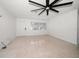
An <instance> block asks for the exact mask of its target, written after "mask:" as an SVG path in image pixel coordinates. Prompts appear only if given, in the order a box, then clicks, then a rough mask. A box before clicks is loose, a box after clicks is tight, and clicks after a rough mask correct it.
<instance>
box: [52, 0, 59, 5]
mask: <svg viewBox="0 0 79 59" xmlns="http://www.w3.org/2000/svg"><path fill="white" fill-rule="evenodd" d="M58 1H59V0H54V1H53V2H52V3H51V4H50V6H52V5H54V4H55V3H57V2H58Z"/></svg>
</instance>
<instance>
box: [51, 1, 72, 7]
mask: <svg viewBox="0 0 79 59" xmlns="http://www.w3.org/2000/svg"><path fill="white" fill-rule="evenodd" d="M72 3H73V1H72V2H68V3H62V4H58V5H53V6H52V7H59V6H65V5H70V4H72Z"/></svg>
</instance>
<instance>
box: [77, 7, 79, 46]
mask: <svg viewBox="0 0 79 59" xmlns="http://www.w3.org/2000/svg"><path fill="white" fill-rule="evenodd" d="M77 18H78V20H77V42H78V45H79V8H78V16H77Z"/></svg>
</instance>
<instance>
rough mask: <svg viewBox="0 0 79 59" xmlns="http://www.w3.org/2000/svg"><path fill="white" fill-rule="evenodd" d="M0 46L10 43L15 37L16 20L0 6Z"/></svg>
mask: <svg viewBox="0 0 79 59" xmlns="http://www.w3.org/2000/svg"><path fill="white" fill-rule="evenodd" d="M0 16H1V17H0V48H1V47H2V46H3V45H2V44H1V42H3V43H4V44H5V45H7V44H8V43H10V41H12V40H14V39H15V37H16V27H15V26H16V21H15V18H14V17H12V16H11V15H10V14H9V13H8V12H7V11H5V9H3V8H2V7H0Z"/></svg>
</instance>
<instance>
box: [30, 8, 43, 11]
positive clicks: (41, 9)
mask: <svg viewBox="0 0 79 59" xmlns="http://www.w3.org/2000/svg"><path fill="white" fill-rule="evenodd" d="M42 9H44V8H40V9H35V10H31V11H38V10H42Z"/></svg>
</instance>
